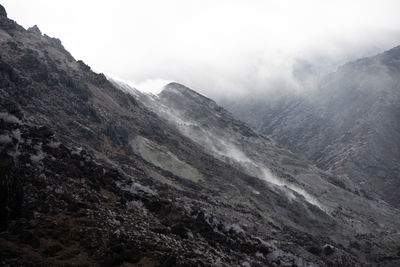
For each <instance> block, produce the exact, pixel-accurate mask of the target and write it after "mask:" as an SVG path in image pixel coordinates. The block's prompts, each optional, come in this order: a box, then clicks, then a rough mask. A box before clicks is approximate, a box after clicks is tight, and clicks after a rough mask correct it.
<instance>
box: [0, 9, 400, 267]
mask: <svg viewBox="0 0 400 267" xmlns="http://www.w3.org/2000/svg"><path fill="white" fill-rule="evenodd" d="M0 7H1V6H0ZM3 10H4V9H3V8H2V7H1V8H0V47H1V50H0V85H1V86H0V125H1V127H0V158H1V160H0V164H1V165H0V166H1V169H0V175H1V177H0V178H1V183H0V192H1V193H0V214H1V216H0V227H1V228H0V232H1V234H0V262H1V264H2V265H6V266H7V265H9V266H26V265H29V266H47V265H56V266H59V265H72V266H75V265H86V266H97V265H100V266H117V265H125V266H240V265H241V266H277V265H281V266H293V265H297V266H328V265H331V266H332V265H341V266H343V265H348V266H365V265H366V264H378V263H379V264H383V265H387V266H390V265H392V266H396V265H398V264H399V262H400V257H399V254H398V253H399V248H398V244H399V243H400V235H399V234H398V229H399V222H400V214H399V212H398V211H397V210H396V209H393V208H392V207H391V206H389V205H387V204H386V203H384V202H382V201H381V200H380V199H379V198H369V199H367V198H365V197H364V196H362V195H360V194H359V193H358V187H357V186H356V185H355V184H354V183H353V182H352V180H351V179H346V177H341V176H334V175H331V174H329V173H327V172H324V171H322V170H320V169H318V168H316V167H314V166H313V165H312V164H311V163H310V162H308V161H305V160H303V159H301V158H299V157H298V156H295V155H294V154H293V153H291V152H288V151H287V150H285V149H283V148H280V147H279V146H278V145H277V144H276V143H275V142H274V141H273V140H271V139H269V138H267V137H265V136H263V135H261V134H259V133H257V132H255V131H254V130H252V129H251V128H250V127H248V126H247V125H246V124H244V123H242V122H241V121H239V120H237V119H235V118H234V117H233V116H232V115H231V114H230V113H229V112H227V111H226V110H225V109H223V108H221V107H220V106H218V105H217V104H216V103H215V102H214V101H212V100H210V99H208V98H206V97H204V96H202V95H200V94H198V93H196V92H195V91H193V90H191V89H189V88H187V87H185V86H183V85H180V84H177V83H172V84H169V85H168V86H166V88H165V89H164V90H163V91H162V92H161V94H160V95H158V96H154V95H147V94H143V93H141V92H139V91H137V90H135V89H134V88H131V87H129V86H127V85H124V84H122V83H120V82H117V81H112V80H111V81H109V80H107V78H106V77H105V76H104V75H103V74H97V73H94V72H93V71H92V70H91V69H90V67H89V66H87V65H86V64H85V63H84V62H82V61H79V60H78V61H76V60H75V59H74V58H73V57H72V55H71V54H70V53H69V52H68V51H66V50H65V48H64V47H63V46H62V44H61V42H60V41H59V40H58V39H55V38H51V37H49V36H47V35H43V34H42V33H41V32H40V30H39V29H38V28H37V27H32V28H30V29H28V30H25V29H24V28H22V27H21V26H19V25H18V24H17V23H16V22H14V21H12V20H10V19H8V18H7V16H6V12H5V11H4V12H3Z"/></svg>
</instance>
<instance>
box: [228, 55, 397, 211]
mask: <svg viewBox="0 0 400 267" xmlns="http://www.w3.org/2000/svg"><path fill="white" fill-rule="evenodd" d="M399 74H400V47H395V48H393V49H391V50H389V51H386V52H384V53H382V54H379V55H377V56H374V57H370V58H362V59H359V60H357V61H354V62H350V63H347V64H345V65H344V66H342V67H340V68H338V70H337V71H336V72H334V73H331V74H329V75H327V76H326V77H324V78H323V79H322V80H321V81H320V82H319V84H318V86H317V88H316V89H314V90H308V91H307V92H306V93H300V94H297V95H293V94H290V93H289V94H284V93H283V94H281V95H277V96H272V97H259V99H258V100H257V101H254V100H250V99H249V100H248V101H242V100H240V101H237V102H236V103H235V102H231V103H226V104H225V106H226V107H227V108H228V109H230V110H232V112H233V113H234V114H236V115H237V116H238V117H240V118H242V119H243V120H244V121H247V122H248V123H249V124H250V125H252V126H254V127H255V128H256V129H258V130H259V131H260V132H261V133H263V134H265V135H268V136H270V137H271V138H273V139H274V140H276V141H277V142H278V143H279V144H280V145H281V146H283V147H285V148H287V149H289V150H291V151H292V152H294V153H296V154H297V155H299V156H301V157H302V158H304V159H308V160H310V161H311V162H313V163H314V164H316V165H317V166H318V167H319V168H321V169H323V170H326V171H329V172H331V173H333V174H335V175H341V176H346V177H348V179H351V180H352V181H353V182H354V183H356V184H357V185H359V186H360V188H361V190H362V191H361V192H360V193H361V194H364V195H365V196H371V195H376V194H377V195H378V196H379V197H380V198H382V199H384V200H385V201H387V202H388V203H390V204H391V205H393V206H394V207H397V208H398V207H400V206H399V205H400V191H399V190H398V188H399V187H400V179H399V177H400V161H399V159H400V124H399V118H400V104H399V103H400V78H399V77H400V75H399Z"/></svg>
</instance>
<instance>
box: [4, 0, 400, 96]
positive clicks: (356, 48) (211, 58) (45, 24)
mask: <svg viewBox="0 0 400 267" xmlns="http://www.w3.org/2000/svg"><path fill="white" fill-rule="evenodd" d="M0 3H1V4H2V5H3V6H4V7H5V8H6V10H7V13H8V16H9V17H10V18H12V19H14V20H16V21H17V22H18V23H19V24H21V25H22V26H24V27H25V28H27V27H30V26H33V25H35V24H37V25H38V26H39V28H40V29H41V30H42V32H44V33H46V34H48V35H50V36H52V37H57V38H60V39H61V41H62V42H63V44H64V46H65V47H66V48H67V49H68V50H69V51H70V52H71V54H72V55H73V56H74V57H75V58H76V59H82V60H83V61H85V63H87V64H89V65H90V66H91V67H92V68H93V69H94V70H96V71H98V72H104V73H105V74H109V75H111V76H114V77H119V78H121V79H123V80H127V81H130V82H131V83H134V84H137V85H138V86H139V87H144V88H142V89H145V90H150V91H152V90H154V89H156V88H155V87H160V84H162V83H163V81H164V80H167V81H172V80H174V81H178V82H181V83H184V84H186V85H188V86H190V87H192V88H194V89H195V90H198V91H200V92H203V93H205V94H207V95H210V96H213V97H218V96H220V95H222V94H227V92H229V93H230V94H234V93H238V92H254V91H262V90H268V89H269V88H271V87H276V86H289V87H290V86H295V85H294V82H293V77H291V71H292V66H293V64H294V62H295V60H296V59H299V58H301V59H306V60H309V61H311V62H312V64H315V65H316V66H320V67H321V68H328V69H329V68H330V67H332V66H336V65H337V64H341V63H343V62H345V61H346V60H349V59H355V58H357V57H361V56H365V55H373V54H375V53H378V52H381V51H383V50H386V49H389V48H391V47H393V46H396V45H399V44H400V16H399V12H400V1H396V0H376V1H368V0H352V1H349V0H347V1H342V0H335V1H334V0H332V1H323V0H305V1H300V0H297V1H296V0H294V1H286V0H276V1H273V0H269V1H268V0H265V1H262V0H197V1H194V0H137V1H135V0H133V1H132V0H131V1H128V0H126V1H124V0H114V1H100V0H97V1H92V0H79V1H78V0H68V1H61V0H59V1H55V0H37V1H27V0H25V1H22V0H0ZM282 84H283V85H282Z"/></svg>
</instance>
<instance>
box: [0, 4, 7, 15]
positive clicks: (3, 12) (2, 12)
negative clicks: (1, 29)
mask: <svg viewBox="0 0 400 267" xmlns="http://www.w3.org/2000/svg"><path fill="white" fill-rule="evenodd" d="M0 16H2V17H7V12H6V9H5V8H4V7H3V6H2V5H0Z"/></svg>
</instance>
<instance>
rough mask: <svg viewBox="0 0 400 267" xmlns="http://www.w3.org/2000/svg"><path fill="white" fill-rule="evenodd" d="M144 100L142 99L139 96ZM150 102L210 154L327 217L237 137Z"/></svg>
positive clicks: (149, 102) (149, 97) (148, 102)
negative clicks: (305, 203) (240, 144)
mask: <svg viewBox="0 0 400 267" xmlns="http://www.w3.org/2000/svg"><path fill="white" fill-rule="evenodd" d="M112 82H114V84H116V85H118V86H120V88H121V87H122V88H121V89H123V90H125V91H127V92H130V93H133V95H135V96H136V97H138V94H137V91H136V90H135V89H133V88H130V89H129V86H127V85H124V84H123V83H121V82H116V81H112ZM139 97H140V96H139ZM144 97H146V101H143V103H145V104H146V105H148V107H149V108H150V109H152V110H153V111H154V112H156V113H157V114H159V115H160V116H161V117H163V118H165V119H166V120H168V121H169V122H171V123H172V124H174V125H175V126H176V127H177V129H178V130H179V131H180V132H181V133H182V134H183V135H185V136H187V137H189V138H190V139H192V140H193V141H195V142H197V143H198V144H200V145H202V146H203V147H204V148H205V149H206V151H209V152H210V153H211V154H212V155H214V156H216V157H217V158H219V159H221V160H222V161H224V162H226V163H228V164H231V165H232V166H234V167H236V168H238V169H240V170H242V171H244V172H245V173H247V174H248V175H250V176H254V177H257V178H260V179H262V180H264V181H266V182H268V183H269V184H270V185H271V188H272V189H273V190H275V191H277V192H279V193H283V194H285V195H286V196H287V197H288V199H289V200H291V201H293V200H296V199H297V198H298V196H301V197H302V198H304V199H305V200H306V201H307V202H308V203H310V204H312V205H314V206H316V207H318V208H319V209H321V210H323V211H324V212H326V213H327V214H329V210H328V208H326V207H324V206H323V205H322V204H321V203H320V202H319V201H318V200H317V199H316V198H315V197H313V196H312V195H311V194H309V193H308V192H307V191H306V190H304V189H302V188H300V187H299V186H297V185H294V184H292V183H290V182H288V181H285V180H283V179H280V178H278V177H277V176H275V175H273V174H272V173H271V171H270V170H269V169H268V168H267V167H266V166H265V165H264V164H263V163H261V162H259V161H258V160H256V159H252V158H250V157H249V156H248V155H246V153H245V152H244V151H243V150H242V149H241V148H240V147H239V145H236V144H235V142H237V140H236V137H234V136H229V135H224V134H221V133H218V129H210V128H208V129H205V128H204V126H201V125H199V124H198V123H197V122H195V121H191V120H189V119H187V118H186V117H185V116H184V115H182V114H181V113H180V112H179V111H177V110H175V109H171V108H169V107H167V106H166V105H164V104H163V103H161V102H160V101H156V100H155V99H156V98H157V96H154V95H144Z"/></svg>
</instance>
